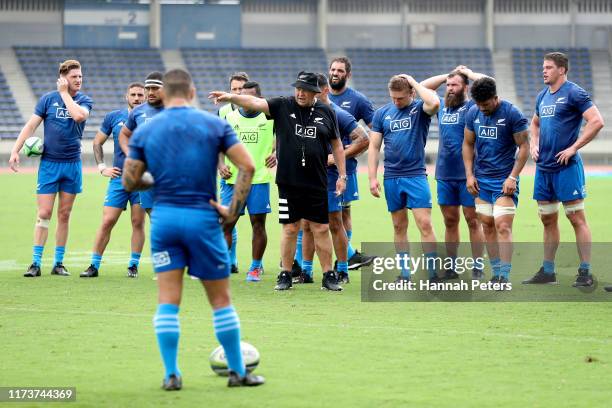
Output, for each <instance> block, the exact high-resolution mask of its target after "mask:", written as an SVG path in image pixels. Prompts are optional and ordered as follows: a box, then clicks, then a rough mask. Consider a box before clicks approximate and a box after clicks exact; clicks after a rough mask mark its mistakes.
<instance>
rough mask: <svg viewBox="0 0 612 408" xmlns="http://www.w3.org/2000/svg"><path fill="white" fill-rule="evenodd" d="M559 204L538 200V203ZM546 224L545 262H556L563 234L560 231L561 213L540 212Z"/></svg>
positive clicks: (543, 222)
mask: <svg viewBox="0 0 612 408" xmlns="http://www.w3.org/2000/svg"><path fill="white" fill-rule="evenodd" d="M550 204H558V203H556V202H552V201H538V205H550ZM540 219H541V220H542V225H543V226H544V262H547V261H548V262H554V261H555V255H556V253H557V249H558V248H559V241H560V240H561V234H560V232H559V223H558V220H559V213H558V212H554V213H552V214H540Z"/></svg>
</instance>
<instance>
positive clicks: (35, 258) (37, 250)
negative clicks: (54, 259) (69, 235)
mask: <svg viewBox="0 0 612 408" xmlns="http://www.w3.org/2000/svg"><path fill="white" fill-rule="evenodd" d="M44 249H45V247H44V246H42V245H34V246H33V247H32V264H34V265H36V266H40V260H41V259H42V254H43V250H44Z"/></svg>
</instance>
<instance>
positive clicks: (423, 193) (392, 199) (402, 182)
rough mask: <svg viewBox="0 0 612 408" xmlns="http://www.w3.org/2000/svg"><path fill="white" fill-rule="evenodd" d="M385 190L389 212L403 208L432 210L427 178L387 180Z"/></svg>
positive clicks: (415, 177)
mask: <svg viewBox="0 0 612 408" xmlns="http://www.w3.org/2000/svg"><path fill="white" fill-rule="evenodd" d="M384 189H385V199H386V200H387V210H389V212H394V211H397V210H401V209H402V208H410V209H413V208H431V191H430V190H429V183H428V182H427V176H414V177H397V178H390V179H385V181H384Z"/></svg>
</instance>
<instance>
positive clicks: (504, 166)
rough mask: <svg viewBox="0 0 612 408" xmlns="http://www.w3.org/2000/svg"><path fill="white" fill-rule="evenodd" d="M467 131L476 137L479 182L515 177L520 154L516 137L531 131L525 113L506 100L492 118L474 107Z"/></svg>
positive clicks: (470, 114) (476, 168) (476, 169)
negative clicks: (517, 153)
mask: <svg viewBox="0 0 612 408" xmlns="http://www.w3.org/2000/svg"><path fill="white" fill-rule="evenodd" d="M465 128H466V129H468V130H470V131H472V132H474V134H475V136H476V138H475V147H476V159H475V163H474V175H475V176H476V178H479V177H485V178H493V179H500V178H507V177H508V176H509V175H510V173H512V168H513V167H514V160H515V156H516V150H517V146H516V143H515V142H514V137H513V135H514V134H515V133H518V132H522V131H525V130H527V129H528V125H527V119H526V118H525V116H524V115H523V113H522V112H521V111H520V110H518V108H517V107H516V106H514V105H512V104H511V103H510V102H507V101H503V100H502V101H501V102H500V104H499V106H498V108H497V110H496V111H495V112H493V114H492V115H491V116H486V115H485V114H484V113H482V112H481V111H480V110H479V109H478V106H476V105H474V106H472V107H471V108H470V110H469V111H468V113H467V115H466V117H465Z"/></svg>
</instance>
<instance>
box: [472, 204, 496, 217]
mask: <svg viewBox="0 0 612 408" xmlns="http://www.w3.org/2000/svg"><path fill="white" fill-rule="evenodd" d="M476 212H477V213H478V214H482V215H486V216H487V217H492V216H493V204H476Z"/></svg>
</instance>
